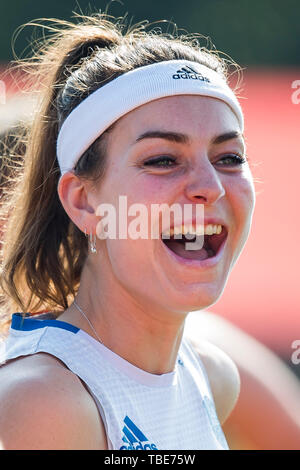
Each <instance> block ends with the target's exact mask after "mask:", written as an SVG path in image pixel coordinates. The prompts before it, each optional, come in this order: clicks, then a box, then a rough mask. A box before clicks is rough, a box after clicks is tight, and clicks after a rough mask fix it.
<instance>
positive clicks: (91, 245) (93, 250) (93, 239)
mask: <svg viewBox="0 0 300 470" xmlns="http://www.w3.org/2000/svg"><path fill="white" fill-rule="evenodd" d="M84 234H85V236H86V237H87V238H88V244H89V249H90V252H91V253H97V249H96V234H95V235H92V233H90V234H89V235H88V234H87V233H86V228H85V229H84Z"/></svg>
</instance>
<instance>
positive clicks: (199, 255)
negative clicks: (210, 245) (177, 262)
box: [164, 240, 214, 261]
mask: <svg viewBox="0 0 300 470" xmlns="http://www.w3.org/2000/svg"><path fill="white" fill-rule="evenodd" d="M164 242H165V244H166V245H167V247H168V248H169V249H170V250H171V251H173V252H174V253H176V255H178V256H181V257H182V258H186V259H196V260H199V261H202V260H205V259H207V258H210V257H211V256H213V255H214V253H213V251H212V250H210V249H207V250H206V249H205V248H201V250H186V249H185V243H182V242H179V241H176V240H164Z"/></svg>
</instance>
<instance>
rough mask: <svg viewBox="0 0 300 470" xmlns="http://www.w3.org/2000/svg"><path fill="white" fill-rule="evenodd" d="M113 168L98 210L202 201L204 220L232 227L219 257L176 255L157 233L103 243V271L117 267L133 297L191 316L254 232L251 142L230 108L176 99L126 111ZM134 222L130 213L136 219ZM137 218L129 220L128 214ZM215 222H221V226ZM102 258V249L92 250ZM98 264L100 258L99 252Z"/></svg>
mask: <svg viewBox="0 0 300 470" xmlns="http://www.w3.org/2000/svg"><path fill="white" fill-rule="evenodd" d="M107 157H108V158H107V162H108V163H107V165H108V166H107V171H106V174H105V177H104V178H103V180H102V181H101V182H99V184H98V186H97V187H96V190H95V191H94V192H93V197H92V201H93V206H94V208H95V209H96V207H97V206H98V205H99V204H102V203H104V202H105V203H109V204H112V205H113V206H115V207H116V208H117V207H118V204H119V196H120V195H123V196H126V197H127V205H128V207H129V206H130V205H131V204H134V203H140V204H143V205H144V206H145V207H146V208H147V210H148V214H151V207H152V206H151V205H152V204H163V203H165V204H167V205H168V206H172V205H173V204H179V205H180V206H181V207H182V208H183V207H184V204H190V205H192V208H193V214H195V213H196V212H195V209H196V205H198V204H203V205H204V218H205V220H208V219H215V220H216V221H219V223H220V224H221V225H223V226H224V227H225V228H223V231H222V235H221V236H223V235H224V233H225V234H226V233H227V237H225V238H226V240H225V241H224V242H223V246H222V247H221V249H219V248H218V250H217V251H218V253H217V255H216V256H214V257H213V258H210V259H208V260H206V261H199V259H196V258H197V255H196V253H193V254H192V255H188V258H192V259H186V258H185V257H180V256H178V255H176V254H175V253H173V252H172V251H171V250H170V249H169V248H168V246H167V245H166V244H165V243H164V242H163V241H162V240H161V239H160V238H159V239H153V238H151V237H150V235H149V237H148V239H136V240H134V239H131V238H127V239H115V240H114V239H109V238H107V239H106V240H97V246H98V247H99V250H101V260H102V261H101V266H99V272H102V273H103V275H107V274H108V271H107V270H110V272H111V274H112V278H113V279H115V281H116V283H119V284H120V285H122V287H123V288H124V289H125V291H127V292H128V294H129V295H130V296H132V297H133V298H134V299H135V301H137V302H141V304H143V303H145V304H148V305H150V304H151V305H157V306H159V307H160V308H162V309H166V310H170V311H177V312H188V311H191V310H196V309H202V308H206V307H208V306H209V305H212V304H213V303H215V302H216V301H217V300H218V298H219V297H220V295H221V293H222V292H223V289H224V287H225V284H226V281H227V278H228V275H229V273H230V271H231V269H232V267H233V265H234V263H235V262H236V260H237V258H238V257H239V255H240V253H241V251H242V249H243V246H244V244H245V242H246V240H247V237H248V235H249V230H250V226H251V219H252V214H253V209H254V204H255V193H254V186H253V180H252V175H251V172H250V169H249V166H248V163H247V162H245V163H242V164H241V161H242V159H243V158H245V146H244V141H243V137H242V136H241V134H240V128H239V124H238V121H237V118H236V117H235V115H234V113H233V112H232V110H231V109H230V108H229V107H228V105H227V104H226V103H224V102H222V101H220V100H217V99H214V98H209V97H203V96H172V97H166V98H161V99H159V100H156V101H153V102H150V103H147V104H145V105H143V106H140V107H139V108H137V109H135V110H133V111H131V112H130V113H128V114H126V115H125V116H123V117H122V118H121V119H119V121H118V122H117V123H115V126H114V128H113V129H112V131H111V133H110V134H109V136H108V145H107ZM131 220H132V218H131ZM128 222H129V223H130V217H129V219H128ZM216 223H217V222H216ZM93 256H94V255H93ZM93 262H94V263H97V257H95V256H94V258H93ZM98 262H99V260H98Z"/></svg>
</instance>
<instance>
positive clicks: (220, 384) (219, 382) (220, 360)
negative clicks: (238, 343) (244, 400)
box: [185, 328, 241, 424]
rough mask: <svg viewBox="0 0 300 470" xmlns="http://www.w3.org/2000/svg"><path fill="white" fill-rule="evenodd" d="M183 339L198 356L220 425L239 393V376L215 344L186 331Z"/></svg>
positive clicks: (228, 359) (228, 358) (234, 365)
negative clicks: (185, 339)
mask: <svg viewBox="0 0 300 470" xmlns="http://www.w3.org/2000/svg"><path fill="white" fill-rule="evenodd" d="M185 337H186V338H187V339H188V340H189V343H190V344H191V345H192V347H193V349H194V351H195V352H196V353H197V354H198V355H199V360H200V361H201V363H202V364H203V366H204V368H205V371H206V373H207V377H208V381H209V384H210V388H211V391H212V395H213V398H214V402H215V406H216V412H217V415H218V418H219V421H220V423H221V424H223V423H224V422H225V421H226V419H227V418H228V417H229V415H230V413H231V412H232V410H233V408H234V407H235V405H236V402H237V400H238V397H239V393H240V385H241V384H240V375H239V371H238V368H237V366H236V364H235V363H234V362H233V360H232V359H231V357H230V356H229V355H228V354H226V353H225V352H224V351H223V350H222V349H220V348H219V347H218V346H216V345H215V344H213V343H211V342H210V341H208V340H206V339H203V338H201V332H200V333H199V337H198V338H197V335H196V334H194V333H192V332H191V330H190V328H189V329H187V332H186V334H185Z"/></svg>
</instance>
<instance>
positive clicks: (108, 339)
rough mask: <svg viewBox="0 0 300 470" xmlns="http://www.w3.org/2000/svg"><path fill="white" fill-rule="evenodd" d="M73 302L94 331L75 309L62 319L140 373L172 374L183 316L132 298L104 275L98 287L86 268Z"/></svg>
mask: <svg viewBox="0 0 300 470" xmlns="http://www.w3.org/2000/svg"><path fill="white" fill-rule="evenodd" d="M113 281H114V282H113ZM111 292H114V295H113V296H112V295H111ZM76 302H77V304H78V305H79V306H80V307H81V309H82V310H83V311H84V313H85V314H86V316H87V317H88V319H89V321H90V323H91V324H92V326H93V328H91V326H90V323H88V321H87V320H86V319H85V318H84V316H83V315H82V314H81V313H80V312H79V311H78V310H77V309H76V307H75V306H74V305H71V307H70V308H69V309H68V310H67V311H66V312H65V313H64V314H63V315H62V316H61V319H64V320H66V321H69V322H70V323H72V324H74V325H75V326H78V327H79V328H81V329H83V330H85V331H86V332H87V333H89V334H90V335H91V336H93V337H94V338H95V339H98V340H99V338H101V342H102V343H103V344H104V346H106V347H107V348H109V349H111V350H112V351H113V352H115V353H116V354H118V355H119V356H121V357H123V358H124V359H125V360H127V361H128V362H130V363H132V364H133V365H135V366H136V367H139V368H140V369H143V370H145V371H147V372H149V373H152V374H165V373H168V372H171V371H173V370H174V367H175V363H176V357H177V353H178V349H179V346H180V342H181V339H182V335H183V330H184V320H185V315H184V314H182V313H181V314H179V313H174V312H169V311H168V312H167V311H165V310H164V309H162V308H160V307H159V306H157V305H155V304H150V303H149V299H147V301H144V302H143V301H142V299H137V298H136V296H135V297H133V296H131V295H130V294H129V293H128V292H127V291H125V289H124V288H123V286H121V285H120V284H117V285H116V282H115V280H113V279H112V278H111V277H109V276H107V275H106V277H105V279H101V281H100V284H99V276H97V275H94V273H93V272H92V269H90V267H89V266H87V265H86V266H85V268H84V269H83V272H82V276H81V281H80V288H79V290H78V294H77V297H76ZM94 330H95V331H96V334H95V332H94Z"/></svg>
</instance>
